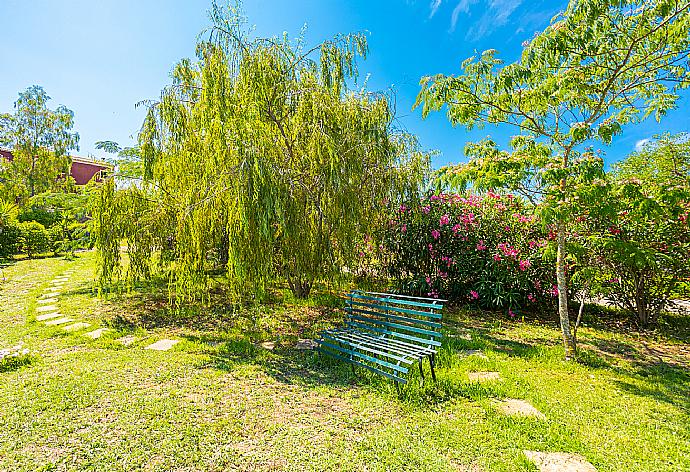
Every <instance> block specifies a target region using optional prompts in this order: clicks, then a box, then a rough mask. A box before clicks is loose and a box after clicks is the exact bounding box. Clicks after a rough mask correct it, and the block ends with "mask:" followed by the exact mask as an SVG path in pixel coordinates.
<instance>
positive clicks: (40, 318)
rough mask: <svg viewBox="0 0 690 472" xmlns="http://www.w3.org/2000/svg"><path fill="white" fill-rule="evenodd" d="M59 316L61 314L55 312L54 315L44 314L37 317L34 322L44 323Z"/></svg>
mask: <svg viewBox="0 0 690 472" xmlns="http://www.w3.org/2000/svg"><path fill="white" fill-rule="evenodd" d="M60 316H62V313H58V312H57V311H56V312H55V313H46V314H45V315H38V316H37V317H36V321H46V320H50V319H52V318H58V317H60Z"/></svg>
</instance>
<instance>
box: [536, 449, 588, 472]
mask: <svg viewBox="0 0 690 472" xmlns="http://www.w3.org/2000/svg"><path fill="white" fill-rule="evenodd" d="M522 452H523V453H524V454H525V456H526V457H527V459H529V460H530V461H532V462H534V464H535V465H536V466H537V468H538V469H539V472H597V469H596V468H595V467H594V466H593V465H592V464H590V463H589V462H587V461H586V460H585V458H584V457H582V456H580V455H577V454H568V453H566V452H538V451H522Z"/></svg>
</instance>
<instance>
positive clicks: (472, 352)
mask: <svg viewBox="0 0 690 472" xmlns="http://www.w3.org/2000/svg"><path fill="white" fill-rule="evenodd" d="M464 353H465V356H467V357H469V356H477V357H480V358H482V359H488V357H486V354H484V353H483V352H482V351H480V350H479V349H470V350H467V351H464Z"/></svg>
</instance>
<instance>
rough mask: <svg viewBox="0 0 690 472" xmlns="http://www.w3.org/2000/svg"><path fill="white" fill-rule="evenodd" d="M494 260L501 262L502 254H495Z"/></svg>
mask: <svg viewBox="0 0 690 472" xmlns="http://www.w3.org/2000/svg"><path fill="white" fill-rule="evenodd" d="M494 260H495V261H496V262H501V256H500V255H498V254H494Z"/></svg>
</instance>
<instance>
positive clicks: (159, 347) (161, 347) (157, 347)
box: [145, 339, 180, 351]
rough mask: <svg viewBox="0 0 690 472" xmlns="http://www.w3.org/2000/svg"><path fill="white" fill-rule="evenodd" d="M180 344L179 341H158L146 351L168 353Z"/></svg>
mask: <svg viewBox="0 0 690 472" xmlns="http://www.w3.org/2000/svg"><path fill="white" fill-rule="evenodd" d="M179 342H180V341H179V340H177V339H161V340H160V341H156V342H155V343H153V344H151V345H150V346H146V348H145V349H152V350H154V351H167V350H168V349H170V348H171V347H173V346H174V345H175V344H177V343H179Z"/></svg>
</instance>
